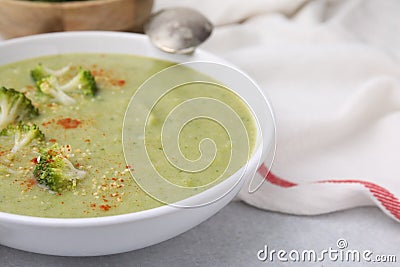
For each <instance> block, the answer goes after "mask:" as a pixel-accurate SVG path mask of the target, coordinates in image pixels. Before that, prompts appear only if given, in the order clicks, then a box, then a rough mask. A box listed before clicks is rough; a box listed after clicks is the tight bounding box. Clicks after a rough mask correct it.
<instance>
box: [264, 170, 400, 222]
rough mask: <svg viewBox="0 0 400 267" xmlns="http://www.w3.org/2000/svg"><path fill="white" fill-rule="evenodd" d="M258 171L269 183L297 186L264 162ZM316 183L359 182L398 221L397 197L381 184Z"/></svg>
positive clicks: (334, 181) (399, 202) (399, 217)
mask: <svg viewBox="0 0 400 267" xmlns="http://www.w3.org/2000/svg"><path fill="white" fill-rule="evenodd" d="M258 173H259V174H260V175H261V176H262V177H264V178H265V180H266V181H268V182H269V183H271V184H274V185H277V186H280V187H283V188H289V187H293V186H298V184H296V183H293V182H290V181H287V180H285V179H282V178H280V177H278V176H276V175H275V174H273V173H272V172H270V171H269V169H268V168H267V167H266V166H265V164H262V165H261V166H260V168H259V169H258ZM317 183H336V184H339V183H340V184H360V185H362V186H364V187H365V188H366V189H368V191H369V192H370V193H371V195H372V196H373V197H374V199H375V200H376V201H378V202H379V203H380V204H381V206H382V207H383V208H385V209H386V211H388V212H389V214H390V215H392V217H394V218H395V219H396V220H398V221H400V201H399V199H398V198H397V197H395V195H393V194H392V193H391V192H390V191H389V190H387V189H386V188H384V187H382V186H379V185H377V184H374V183H371V182H366V181H362V180H323V181H317Z"/></svg>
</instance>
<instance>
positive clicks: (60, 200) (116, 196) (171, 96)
mask: <svg viewBox="0 0 400 267" xmlns="http://www.w3.org/2000/svg"><path fill="white" fill-rule="evenodd" d="M39 63H42V64H43V65H44V66H46V67H49V68H51V69H61V68H62V67H64V66H67V65H70V66H71V67H70V70H69V71H68V73H67V75H66V78H65V79H68V77H72V76H74V75H75V74H76V73H77V72H78V69H79V68H80V67H82V68H83V69H87V70H90V71H91V72H92V74H93V76H94V77H95V80H96V83H97V85H98V92H97V94H96V95H95V97H88V96H84V95H81V94H77V93H74V92H71V93H67V94H68V95H69V96H71V97H73V98H74V99H75V100H76V103H75V104H72V105H63V104H60V103H57V102H56V101H54V99H53V98H51V97H48V96H46V95H43V94H42V93H39V92H38V91H37V89H36V87H35V84H34V82H33V81H32V78H31V76H30V70H31V69H33V68H34V67H36V66H37V65H38V64H39ZM171 65H173V63H170V62H166V61H161V60H156V59H152V58H145V57H138V56H133V55H119V54H66V55H56V56H47V57H41V58H34V59H29V60H25V61H21V62H16V63H13V64H8V65H5V66H1V67H0V86H5V87H7V88H14V89H16V90H18V91H20V92H23V93H24V94H25V95H26V96H27V97H28V98H30V99H31V100H32V103H33V104H34V105H35V106H36V107H37V108H38V110H39V116H38V117H36V118H33V119H31V120H29V121H30V122H33V123H35V124H36V125H38V126H39V127H40V129H41V131H42V132H43V133H44V135H45V141H44V142H43V143H42V144H38V143H37V142H32V143H31V144H30V145H28V146H27V147H25V148H23V149H21V150H20V151H19V152H18V153H17V154H16V155H15V156H14V158H13V159H12V160H9V158H8V156H7V155H8V154H9V151H10V149H11V148H12V147H13V142H12V140H11V141H10V138H8V139H6V138H4V137H0V162H1V164H3V165H4V166H7V168H8V169H9V170H11V172H10V173H5V172H2V173H0V211H2V212H8V213H14V214H22V215H31V216H37V217H53V218H84V217H99V216H109V215H117V214H124V213H131V212H136V211H141V210H146V209H151V208H155V207H159V206H162V205H164V203H162V202H160V201H158V200H157V197H155V198H154V197H152V196H150V195H148V194H146V192H145V191H143V190H142V189H141V187H140V186H139V185H138V184H137V183H136V181H135V179H133V177H134V176H135V168H136V167H137V166H130V165H129V164H127V163H126V161H125V157H124V149H123V144H122V132H123V124H124V123H123V122H124V115H125V112H126V110H127V107H128V104H129V102H130V99H131V97H132V95H134V93H135V91H136V90H138V88H139V87H140V85H141V84H142V83H143V82H144V81H145V80H146V79H148V78H149V77H150V76H151V75H153V74H155V73H157V72H158V71H160V70H162V69H165V68H166V67H169V66H171ZM192 72H194V71H192ZM170 79H174V77H170ZM62 82H63V81H61V83H62ZM199 97H203V98H213V99H218V100H219V101H221V102H223V103H225V104H227V105H229V107H230V108H231V109H232V110H233V111H234V112H235V113H236V114H237V115H238V117H240V119H241V121H242V122H243V125H244V127H245V129H246V131H247V135H248V140H249V147H250V151H251V150H252V149H253V147H254V144H255V138H256V137H255V136H256V128H255V123H254V119H253V117H252V114H251V112H250V110H249V108H248V107H247V105H246V104H245V103H244V102H243V101H242V100H241V99H240V98H239V97H238V96H237V95H236V94H235V93H233V92H231V91H230V90H228V89H226V88H224V87H222V86H208V85H206V84H204V85H196V86H187V87H186V88H183V87H178V88H177V89H176V90H172V91H171V92H170V93H168V94H167V95H166V96H165V97H164V101H160V102H159V103H158V105H156V106H155V107H154V109H153V110H152V112H151V114H150V115H149V117H148V121H147V122H146V124H145V125H146V127H145V130H144V132H141V131H134V130H132V135H133V136H130V138H132V139H133V140H134V141H133V142H132V151H130V153H135V145H136V143H137V142H139V143H140V142H143V141H142V140H143V139H145V140H146V142H145V146H146V149H147V151H148V156H149V159H150V160H151V162H152V163H153V164H152V166H149V168H155V169H156V170H157V171H158V172H159V173H160V174H161V175H162V176H163V177H165V179H166V180H168V181H169V182H170V183H173V184H176V185H178V186H182V187H199V188H200V189H199V192H200V191H202V190H205V189H207V188H208V187H207V186H204V185H207V184H210V183H211V182H213V180H214V179H215V177H220V176H219V175H222V176H221V177H222V178H221V180H223V179H225V178H227V177H229V176H230V175H232V171H229V172H224V170H225V166H226V165H227V164H228V163H229V161H230V157H231V148H232V143H231V140H230V134H229V133H228V132H227V131H226V129H225V128H224V127H223V126H221V124H219V123H218V122H216V121H213V120H211V119H207V118H200V119H195V120H191V121H189V122H188V123H187V124H186V125H185V126H184V127H183V128H182V129H181V131H180V134H179V141H178V143H179V147H180V151H181V153H182V155H184V157H185V158H187V159H188V160H195V159H197V158H198V157H199V156H200V155H201V152H200V150H199V142H200V141H201V140H204V139H205V138H210V139H212V140H213V141H214V144H215V148H216V151H217V153H216V155H215V158H213V162H212V164H211V165H209V166H208V168H206V169H204V170H202V171H200V172H196V173H193V172H190V171H185V170H182V169H180V168H177V167H176V166H174V165H173V164H172V163H173V162H172V163H171V162H170V161H169V160H167V159H166V156H165V151H163V149H164V148H163V144H162V142H161V139H162V138H161V131H162V126H163V122H164V121H165V120H166V118H167V114H169V113H170V112H171V111H172V110H173V109H174V107H176V106H177V105H179V104H180V103H182V102H184V101H186V100H188V99H192V98H199ZM198 107H199V108H200V109H201V108H203V109H207V108H208V107H207V104H206V103H205V104H204V107H203V106H201V105H200V106H198ZM136 135H137V136H136ZM136 139H137V142H136V141H135V140H136ZM55 143H57V144H59V145H60V146H68V147H70V149H71V151H70V158H69V159H70V161H71V163H72V164H73V165H74V166H75V167H76V168H77V169H81V170H84V171H85V172H86V175H85V177H84V178H83V179H80V180H78V181H77V184H76V187H74V188H72V189H68V190H63V191H61V192H52V191H50V190H49V189H48V188H46V187H44V186H42V185H40V184H38V182H37V180H36V179H35V176H34V175H33V170H34V169H35V166H36V164H37V157H38V155H39V146H44V147H50V146H52V145H53V144H55ZM247 159H248V156H246V157H245V160H247ZM245 160H243V159H242V160H241V161H243V162H238V164H239V165H238V167H237V168H236V169H235V170H233V171H236V170H237V169H238V168H239V167H240V166H243V165H244V164H245ZM138 164H141V163H138ZM143 164H145V163H143ZM142 179H143V177H142ZM158 190H159V194H160V195H166V194H168V193H169V192H165V191H163V190H164V189H163V188H162V187H160V188H159V189H158ZM185 197H186V196H185Z"/></svg>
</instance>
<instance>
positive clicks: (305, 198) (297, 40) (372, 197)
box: [155, 0, 400, 220]
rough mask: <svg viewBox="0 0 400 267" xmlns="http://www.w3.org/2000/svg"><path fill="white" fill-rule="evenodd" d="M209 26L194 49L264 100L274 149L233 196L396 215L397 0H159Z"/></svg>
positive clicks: (278, 205)
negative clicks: (237, 72)
mask: <svg viewBox="0 0 400 267" xmlns="http://www.w3.org/2000/svg"><path fill="white" fill-rule="evenodd" d="M168 6H189V7H192V8H196V9H198V10H200V11H201V12H202V13H204V14H205V15H206V16H208V17H209V18H210V19H211V21H212V22H213V23H215V25H217V28H216V30H215V32H214V33H213V35H212V36H211V38H210V40H209V41H207V43H206V44H204V45H203V47H202V48H203V49H206V50H208V51H210V52H213V53H216V54H217V55H219V56H221V57H224V58H226V59H228V60H230V61H231V62H233V63H234V64H236V65H237V66H239V67H240V68H242V69H243V70H244V71H246V72H247V73H248V74H249V75H250V76H251V77H253V78H254V79H255V81H256V82H257V83H258V84H259V85H260V86H261V88H262V89H263V90H264V92H265V93H266V94H267V95H268V96H269V99H270V102H271V104H272V106H273V108H274V111H275V116H276V122H277V151H276V158H275V161H274V164H273V167H272V172H271V173H270V174H269V175H267V173H268V170H267V169H266V168H265V166H262V167H261V168H260V170H259V173H258V175H262V176H265V177H266V182H264V184H263V185H262V186H261V188H260V189H259V190H258V191H257V192H256V193H253V194H249V193H248V192H247V188H246V187H245V188H243V190H242V192H241V193H240V195H239V197H240V198H241V199H242V200H243V201H245V202H247V203H249V204H251V205H254V206H256V207H258V208H262V209H267V210H274V211H280V212H286V213H292V214H321V213H326V212H332V211H336V210H341V209H347V208H351V207H356V206H366V205H377V206H378V207H380V208H381V209H382V210H383V211H384V212H385V213H386V214H387V215H389V216H391V217H392V218H394V219H395V220H400V202H399V200H398V197H400V112H399V111H400V80H399V77H400V62H399V60H400V15H399V14H400V1H398V0H385V1H382V0H315V1H306V0H284V1H282V0H246V1H243V0H224V1H215V0H202V1H197V0H184V1H183V0H158V1H157V2H156V6H155V9H156V10H157V9H160V8H163V7H168Z"/></svg>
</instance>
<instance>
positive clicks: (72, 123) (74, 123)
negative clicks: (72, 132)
mask: <svg viewBox="0 0 400 267" xmlns="http://www.w3.org/2000/svg"><path fill="white" fill-rule="evenodd" d="M81 123H82V122H81V121H79V120H75V119H71V118H65V119H59V120H58V121H57V124H58V125H61V126H62V127H63V128H64V129H75V128H78V126H79V124H81Z"/></svg>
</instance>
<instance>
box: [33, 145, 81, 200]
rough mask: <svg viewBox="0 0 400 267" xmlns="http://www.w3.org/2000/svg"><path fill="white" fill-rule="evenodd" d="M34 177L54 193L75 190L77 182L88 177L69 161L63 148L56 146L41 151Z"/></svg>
mask: <svg viewBox="0 0 400 267" xmlns="http://www.w3.org/2000/svg"><path fill="white" fill-rule="evenodd" d="M33 175H34V176H35V178H36V180H37V181H38V183H39V184H41V185H44V186H46V187H47V188H48V189H50V190H51V191H54V192H62V191H63V190H68V189H73V188H75V187H76V184H77V181H78V180H80V179H83V178H84V177H85V176H86V172H85V171H83V170H79V169H76V168H75V167H74V165H73V164H72V163H71V161H69V159H68V155H66V153H65V150H64V149H63V147H59V146H58V145H57V144H54V145H53V146H51V147H50V148H48V149H41V150H40V155H39V157H38V158H37V164H36V167H35V169H34V171H33Z"/></svg>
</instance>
